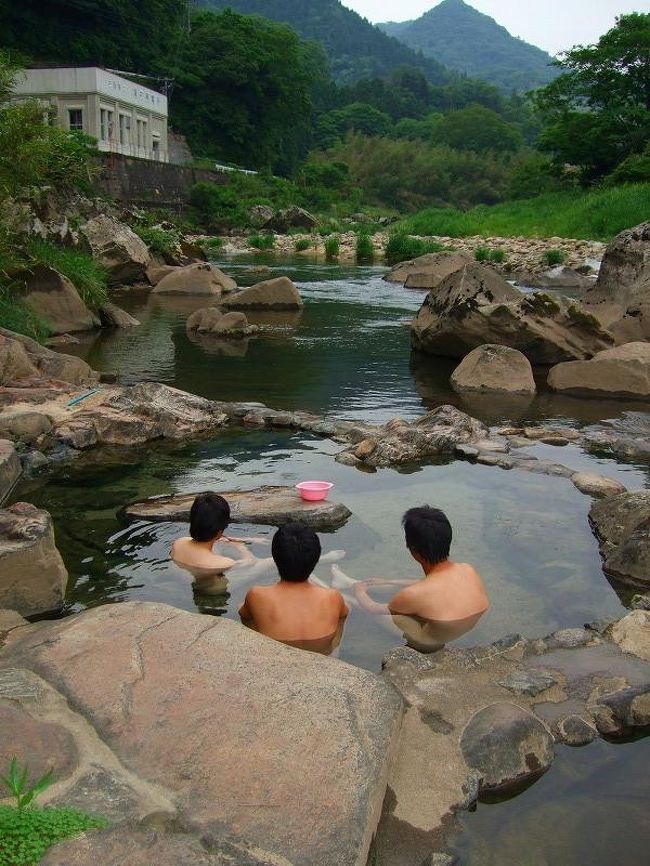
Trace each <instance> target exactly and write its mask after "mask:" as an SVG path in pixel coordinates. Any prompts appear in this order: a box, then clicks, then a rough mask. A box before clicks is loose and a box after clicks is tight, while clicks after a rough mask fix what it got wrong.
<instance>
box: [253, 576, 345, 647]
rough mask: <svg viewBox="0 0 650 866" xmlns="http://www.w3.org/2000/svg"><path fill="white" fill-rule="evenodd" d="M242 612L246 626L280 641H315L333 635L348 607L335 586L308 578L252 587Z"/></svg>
mask: <svg viewBox="0 0 650 866" xmlns="http://www.w3.org/2000/svg"><path fill="white" fill-rule="evenodd" d="M239 613H240V615H241V617H242V619H243V620H244V622H245V623H246V624H247V625H250V626H252V627H253V628H255V629H256V631H259V632H260V633H261V634H264V635H266V636H267V637H271V638H274V639H275V640H279V641H288V642H295V641H312V640H318V639H321V638H326V637H330V636H332V635H334V634H335V633H336V632H337V630H338V628H339V624H340V621H341V619H343V618H345V617H346V616H347V615H348V613H349V609H348V607H347V605H346V603H345V601H344V600H343V596H342V595H341V594H340V593H339V592H337V591H336V590H334V589H326V588H323V587H320V586H315V585H314V584H313V583H310V582H309V581H304V582H301V583H290V582H288V581H282V580H281V581H279V582H278V583H276V584H274V585H273V586H255V587H253V588H252V589H251V590H249V592H248V594H247V596H246V601H245V602H244V604H243V606H242V608H241V610H240V612H239Z"/></svg>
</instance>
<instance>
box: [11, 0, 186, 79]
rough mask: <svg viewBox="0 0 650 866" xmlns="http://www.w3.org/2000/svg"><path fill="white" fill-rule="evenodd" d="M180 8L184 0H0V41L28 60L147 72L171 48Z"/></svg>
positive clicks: (182, 9) (181, 15)
mask: <svg viewBox="0 0 650 866" xmlns="http://www.w3.org/2000/svg"><path fill="white" fill-rule="evenodd" d="M186 9H187V3H186V2H185V0H20V2H18V3H17V2H15V0H0V34H1V35H0V40H1V42H2V44H3V45H4V47H6V48H13V49H17V50H19V51H21V52H22V53H23V54H25V55H26V56H27V57H29V58H30V59H38V60H43V61H54V62H58V63H90V64H97V65H102V66H111V67H115V68H117V69H128V70H130V71H132V72H145V73H149V72H152V70H153V69H155V68H160V66H161V65H164V60H165V58H167V57H170V56H173V55H174V53H175V52H176V50H177V48H178V45H179V41H180V39H181V36H182V29H181V23H182V21H183V20H184V16H185V15H186ZM161 62H162V63H161Z"/></svg>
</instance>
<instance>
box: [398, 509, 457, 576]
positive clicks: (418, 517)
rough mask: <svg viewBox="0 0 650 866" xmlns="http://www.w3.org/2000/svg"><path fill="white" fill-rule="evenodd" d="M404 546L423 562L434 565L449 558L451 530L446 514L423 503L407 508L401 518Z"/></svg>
mask: <svg viewBox="0 0 650 866" xmlns="http://www.w3.org/2000/svg"><path fill="white" fill-rule="evenodd" d="M402 525H403V527H404V535H405V536H406V546H407V547H408V549H409V550H410V551H411V553H417V554H418V556H420V557H421V558H422V559H423V560H424V561H425V562H428V563H430V564H431V565H436V563H438V562H444V561H445V559H448V558H449V550H450V548H451V539H452V530H451V523H450V522H449V520H448V519H447V515H446V514H445V513H444V512H443V511H441V510H440V509H439V508H431V506H429V505H423V506H421V507H420V508H409V510H408V511H407V512H406V514H405V515H404V517H403V518H402Z"/></svg>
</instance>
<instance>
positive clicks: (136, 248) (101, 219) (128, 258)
mask: <svg viewBox="0 0 650 866" xmlns="http://www.w3.org/2000/svg"><path fill="white" fill-rule="evenodd" d="M81 232H82V234H83V235H84V237H85V239H86V241H87V242H88V245H89V247H90V250H91V252H92V255H93V258H95V259H97V260H98V261H99V262H101V264H102V265H103V266H104V267H105V268H106V270H107V271H108V279H109V282H110V284H111V285H112V286H119V285H131V284H132V283H136V282H138V281H139V280H144V278H145V274H146V270H147V268H148V267H149V264H150V262H151V255H150V253H149V250H148V248H147V245H146V244H145V243H144V241H142V240H141V239H140V238H139V237H138V235H136V233H135V232H134V231H133V230H132V229H130V228H129V226H127V225H125V224H124V223H121V222H118V220H116V219H114V218H113V217H111V216H106V215H105V214H102V215H100V216H96V217H94V218H93V219H91V220H89V221H88V222H87V223H86V225H84V226H82V227H81Z"/></svg>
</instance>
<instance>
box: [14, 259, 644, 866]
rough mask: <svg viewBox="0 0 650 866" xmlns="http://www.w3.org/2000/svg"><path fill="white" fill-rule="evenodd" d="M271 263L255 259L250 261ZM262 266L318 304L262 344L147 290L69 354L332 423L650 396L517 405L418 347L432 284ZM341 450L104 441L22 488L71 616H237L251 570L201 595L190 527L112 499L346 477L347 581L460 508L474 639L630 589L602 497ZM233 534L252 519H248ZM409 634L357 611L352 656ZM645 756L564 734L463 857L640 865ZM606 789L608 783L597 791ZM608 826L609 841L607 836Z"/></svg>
mask: <svg viewBox="0 0 650 866" xmlns="http://www.w3.org/2000/svg"><path fill="white" fill-rule="evenodd" d="M264 261H265V260H264V258H260V257H257V258H256V259H255V260H254V264H255V265H259V264H260V262H262V263H263V262H264ZM266 262H267V263H268V264H269V266H270V267H271V274H273V275H275V274H276V272H277V274H279V273H283V274H287V275H289V276H290V277H292V278H293V279H294V280H295V281H296V282H297V283H298V285H299V287H300V290H301V293H302V295H303V297H304V298H305V302H306V306H305V309H304V311H303V312H302V313H301V314H295V315H294V314H272V315H261V314H260V315H258V316H251V319H252V320H253V321H259V322H260V323H262V324H266V325H267V326H268V327H269V331H268V332H265V333H264V335H263V336H261V337H259V338H257V339H253V340H250V341H248V342H246V343H243V344H235V343H232V342H228V341H221V342H218V341H215V340H214V339H211V340H206V339H203V340H201V341H200V343H195V342H192V341H191V340H190V339H189V338H188V335H187V333H186V330H185V320H186V318H187V316H188V315H189V313H190V312H191V311H192V310H194V309H197V308H198V307H199V306H205V300H202V301H197V300H196V299H192V300H188V299H174V298H163V297H156V296H149V297H147V296H137V295H135V296H130V297H124V298H122V299H120V300H119V301H118V302H119V303H120V304H121V305H122V306H124V307H125V308H126V309H127V310H128V311H129V312H130V313H131V314H132V315H134V316H136V318H138V319H139V320H140V321H141V323H142V324H141V327H140V328H137V329H133V330H127V331H115V332H112V333H108V332H104V333H103V334H102V335H100V336H98V337H95V338H93V339H90V340H89V341H88V342H86V343H83V344H81V345H79V346H73V347H70V351H74V352H75V353H77V354H81V355H83V357H85V358H86V360H88V362H89V363H90V364H91V365H92V366H93V367H95V368H96V369H98V370H111V371H116V372H118V374H119V376H120V381H121V382H122V383H123V384H131V383H135V382H138V381H143V380H154V381H160V382H164V383H167V384H169V385H173V386H176V387H178V388H181V389H184V390H186V391H190V392H193V393H196V394H200V395H202V396H205V397H209V398H214V399H220V400H241V401H244V400H249V401H260V402H264V403H266V404H267V405H269V406H271V407H273V408H278V409H306V410H311V411H314V412H318V413H322V414H325V415H328V416H330V417H333V418H334V417H336V418H356V419H363V420H366V421H372V422H384V421H386V420H388V419H390V418H392V417H395V416H401V417H403V418H406V419H413V418H415V417H418V416H419V415H421V414H422V413H423V412H424V411H426V410H427V409H429V408H433V407H435V406H437V405H439V404H441V403H444V402H451V403H454V404H456V405H458V406H459V407H460V408H462V409H464V410H465V411H468V412H470V413H472V414H474V415H476V416H478V417H480V418H482V419H483V420H485V421H486V422H488V423H491V424H493V423H497V422H499V421H504V422H510V421H516V422H521V421H524V422H535V423H537V422H553V423H555V424H557V423H559V424H561V425H567V426H570V427H576V428H579V427H582V426H585V425H588V424H592V423H596V422H598V421H601V420H603V419H610V418H618V417H621V416H622V414H623V413H624V412H626V411H628V410H636V411H642V410H643V406H639V405H634V404H630V403H620V402H607V401H594V400H590V401H586V400H579V399H571V398H560V397H557V396H554V395H552V394H549V393H548V392H546V391H543V390H542V391H541V392H540V394H539V395H538V397H536V398H535V399H534V400H532V401H524V402H522V401H521V400H519V401H515V402H513V401H511V400H503V399H499V398H496V397H495V398H493V397H491V398H489V400H486V399H484V398H483V399H474V400H472V399H462V398H460V397H458V396H457V395H454V394H453V393H452V392H450V390H449V387H448V378H449V375H450V373H451V371H452V370H453V368H454V366H455V363H454V362H453V361H447V360H444V359H434V358H411V357H410V349H409V333H408V328H407V327H406V323H407V322H408V320H409V319H410V318H412V316H413V314H414V313H415V312H416V311H417V309H418V308H419V306H420V304H421V302H422V300H423V297H424V293H422V292H418V291H411V290H408V289H404V288H402V287H401V286H396V285H393V284H390V283H386V282H384V281H383V280H382V279H381V275H382V273H383V272H384V269H378V268H372V267H339V266H335V265H322V264H315V263H311V262H310V261H309V260H308V259H303V258H302V257H301V258H300V260H296V261H283V262H281V263H275V261H274V260H273V258H272V257H269V258H268V259H266ZM252 263H253V262H252V261H250V260H246V259H244V258H238V259H236V260H229V261H227V262H224V263H221V265H222V267H223V268H224V269H225V270H226V271H227V272H229V273H231V274H232V275H233V276H234V277H235V278H236V279H237V280H238V282H239V283H240V284H242V285H246V284H251V283H253V282H257V281H258V280H259V279H261V278H266V275H264V276H262V277H261V276H260V275H259V274H258V273H257V274H253V273H251V272H250V266H251V264H252ZM218 264H219V263H218ZM338 450H340V448H339V446H337V445H336V444H335V443H332V442H330V441H327V440H321V439H318V438H316V437H313V436H310V435H306V434H304V433H290V432H283V431H269V430H263V431H259V430H254V431H238V430H232V429H229V430H227V431H225V432H223V433H221V434H220V435H219V436H217V437H215V438H213V439H211V440H207V441H200V442H192V443H189V444H185V445H182V446H171V445H169V444H167V445H154V446H147V447H146V448H143V449H134V450H132V451H125V450H124V449H119V450H115V451H113V452H110V451H105V452H102V453H98V452H97V453H95V452H91V453H89V454H87V455H84V456H83V457H82V458H80V459H79V460H77V461H76V462H75V463H73V464H70V465H63V466H61V467H60V468H59V469H58V470H57V471H56V472H55V473H54V474H53V475H51V476H48V477H47V478H46V479H34V480H32V481H28V482H24V483H23V484H22V485H21V487H20V488H19V489H18V491H17V493H16V496H15V497H14V498H16V499H27V500H28V501H30V502H33V503H34V504H35V505H38V506H40V507H43V508H46V509H48V510H49V511H50V512H51V514H52V516H53V519H54V523H55V530H56V536H57V542H58V546H59V548H60V550H61V553H62V555H63V558H64V560H65V562H66V565H67V568H68V570H69V572H70V575H71V579H70V585H69V593H68V598H67V610H68V611H76V610H81V609H83V608H86V607H90V606H94V605H98V604H104V603H106V602H119V601H125V600H136V599H140V600H150V601H158V602H166V603H168V604H173V605H176V606H178V607H181V608H185V609H187V610H192V611H194V610H197V609H198V610H201V611H203V612H205V613H212V614H217V615H224V616H228V617H231V618H236V612H237V608H238V606H239V604H240V603H241V601H242V600H243V597H244V595H245V593H246V591H247V589H248V586H249V585H248V584H247V583H246V582H243V583H240V584H232V585H231V586H230V587H229V593H228V594H224V595H223V596H218V597H207V598H200V597H196V596H195V595H194V594H193V590H192V587H191V583H190V580H189V578H188V577H187V576H186V575H185V574H184V573H183V572H182V571H180V570H179V569H177V568H176V567H175V566H174V565H173V564H172V563H170V561H169V558H168V552H169V547H170V544H171V542H172V541H173V539H174V538H175V537H177V536H178V535H179V534H181V533H183V532H185V531H186V527H184V526H183V525H180V524H171V523H170V524H145V523H135V524H132V525H130V526H125V525H123V524H122V523H121V522H120V521H119V519H118V517H117V512H118V510H119V509H120V508H121V507H122V506H123V505H125V504H126V503H127V502H130V501H132V500H135V499H141V498H144V497H147V496H153V495H158V494H168V493H174V492H186V491H198V490H207V489H217V490H219V489H222V490H227V489H229V488H235V487H242V488H246V487H254V486H258V485H261V484H295V483H297V482H298V481H300V480H304V479H306V478H323V479H327V480H331V481H333V482H334V483H335V484H336V489H335V492H334V495H335V498H336V499H340V500H341V501H342V502H344V503H345V504H346V505H347V506H348V507H349V508H350V510H351V511H352V513H353V517H352V518H351V519H350V521H349V522H348V524H347V525H346V526H345V527H343V528H342V529H340V530H338V531H337V532H336V533H334V534H330V535H323V536H322V540H323V549H324V551H326V552H327V551H333V550H344V551H345V559H344V560H343V561H342V562H341V563H340V564H341V566H342V568H343V569H344V571H347V572H348V573H349V574H350V575H352V576H354V577H367V576H371V575H372V576H376V575H382V576H384V575H385V576H388V577H403V576H409V575H415V574H416V571H415V569H414V564H413V563H412V561H411V560H410V557H409V556H408V554H407V552H406V551H405V549H404V543H403V537H402V532H401V527H400V518H401V515H402V513H403V512H404V511H405V510H406V508H408V507H410V506H412V505H421V504H424V503H429V504H432V505H437V506H439V507H442V508H443V509H444V510H445V511H447V513H448V514H449V516H450V519H451V521H452V524H453V526H454V531H455V542H454V547H453V551H452V555H453V557H454V558H456V559H461V560H466V561H469V562H472V563H473V564H475V565H476V567H477V568H478V569H479V570H480V571H481V573H482V575H483V577H484V579H485V582H486V584H487V587H488V591H489V593H490V596H491V599H492V609H491V611H490V613H489V614H488V615H487V616H486V617H484V619H483V620H482V621H481V622H480V624H479V626H478V627H477V628H476V629H475V630H474V632H472V633H471V634H469V635H466V636H465V637H464V638H463V640H462V643H464V644H465V645H474V644H477V643H484V642H488V641H491V640H495V639H497V638H499V637H502V636H503V635H504V634H507V633H512V632H520V633H521V634H523V635H525V636H529V637H532V636H543V635H546V634H548V633H550V632H552V631H554V630H556V629H558V628H562V627H569V626H578V625H582V624H583V623H586V622H589V621H590V620H593V619H595V618H599V617H603V616H608V615H613V616H616V615H622V614H623V613H624V611H625V607H624V603H625V602H626V601H627V600H628V597H629V594H628V593H625V592H623V591H621V590H619V592H617V591H616V589H615V588H614V587H612V586H611V585H610V584H609V583H608V581H607V580H606V579H605V577H604V576H603V573H602V570H601V566H600V557H599V554H598V547H597V544H596V541H595V539H594V538H593V536H592V534H591V532H590V530H589V526H588V522H587V515H588V511H589V507H590V499H589V498H588V497H586V496H583V495H582V494H581V493H579V492H578V491H577V490H576V489H575V488H574V487H573V485H572V484H571V483H570V482H569V481H567V480H565V479H560V478H553V477H547V476H544V475H532V474H528V473H525V472H519V471H509V472H505V471H502V470H500V469H496V468H492V467H485V466H475V465H470V464H469V463H464V462H460V461H437V462H434V463H432V464H429V465H418V466H411V467H402V468H400V469H399V470H394V469H386V470H380V471H379V472H377V473H375V474H368V473H362V472H359V471H357V470H355V469H352V468H349V467H344V466H341V465H339V464H338V463H335V462H334V459H333V455H334V454H336V453H337V451H338ZM529 450H530V452H531V453H533V454H535V455H537V456H545V457H551V458H552V459H554V460H557V461H559V462H561V463H564V464H566V465H568V466H570V467H574V468H576V469H578V468H580V469H587V468H588V469H593V470H594V471H598V472H602V473H604V474H606V475H610V476H611V477H614V478H619V479H620V480H621V481H622V482H623V483H624V484H625V485H626V486H627V487H629V488H639V487H644V486H648V484H649V477H650V475H649V472H648V469H649V467H648V466H647V464H646V465H643V464H635V463H633V462H631V463H619V462H617V461H615V460H613V459H611V458H608V457H607V456H603V455H600V456H596V455H593V454H589V453H586V452H585V451H583V450H582V448H581V447H579V446H577V445H569V446H567V447H565V448H561V449H558V448H553V447H551V446H544V445H531V446H530V449H529ZM231 529H232V531H233V534H246V533H248V534H251V528H250V527H237V526H235V527H232V528H231ZM272 532H273V530H272V528H270V527H255V528H254V529H253V534H255V535H260V536H265V537H266V538H267V540H268V539H270V537H271V535H272ZM253 552H255V553H256V554H259V555H260V556H268V555H269V554H268V547H267V546H266V545H263V544H259V545H253ZM328 568H329V566H328V565H322V566H320V567H319V569H318V570H317V572H316V573H317V574H321V575H323V576H325V575H326V570H327V569H328ZM271 579H273V576H272V574H271V573H269V574H268V580H269V581H270V580H271ZM401 643H403V640H402V637H401V635H400V634H399V633H396V632H395V633H394V632H392V631H390V630H389V629H388V628H383V627H381V626H379V625H378V623H377V619H376V618H372V617H369V616H367V615H365V614H362V613H360V612H357V611H353V613H352V616H351V618H350V621H349V622H348V624H347V627H346V632H345V635H344V638H343V642H342V645H341V648H340V652H339V656H340V658H342V659H343V660H345V661H348V662H351V663H353V664H357V665H360V666H363V667H367V668H369V669H371V670H379V668H380V661H381V657H382V655H383V654H384V653H385V652H386V651H387V650H388V649H390V648H391V647H393V646H396V645H399V644H401ZM565 753H566V754H565ZM592 759H593V760H592ZM647 759H648V743H647V741H642V742H638V743H635V744H631V745H626V746H612V745H610V744H607V743H603V742H600V743H595V744H593V745H591V746H589V747H588V748H587V749H583V750H580V751H576V750H569V749H567V748H564V749H563V750H562V755H561V756H560V757H559V758H558V761H557V762H556V764H557V766H556V767H554V768H553V770H552V772H551V773H549V774H548V775H547V776H546V777H544V778H543V779H542V780H541V781H540V782H538V783H537V784H536V785H534V786H533V788H531V789H529V790H528V791H527V792H525V793H524V794H523V795H521V796H520V797H519V798H517V799H516V800H512V801H509V802H508V803H506V804H500V805H496V806H495V805H491V806H484V805H482V806H480V807H479V811H478V813H477V814H476V815H469V816H467V817H466V818H465V819H464V821H463V825H464V832H463V833H461V834H460V836H459V838H458V840H457V842H458V849H459V851H461V852H462V855H463V857H462V862H463V864H467V866H470V864H471V866H479V864H480V866H491V864H494V866H497V864H498V866H502V864H503V866H505V864H513V866H514V864H518V866H523V864H530V866H538V864H539V866H541V864H551V863H553V864H556V863H562V866H584V864H586V863H590V864H600V863H603V864H605V862H607V863H610V862H612V861H614V862H617V863H618V864H620V866H627V864H630V866H631V864H632V863H640V862H642V856H643V852H644V851H645V853H647V848H644V845H647V841H648V824H647V817H646V818H645V819H644V818H643V816H642V814H641V813H642V812H643V809H642V808H641V807H640V806H639V798H640V797H641V796H642V790H641V789H642V788H643V787H644V786H645V785H647V782H646V777H647ZM644 762H645V768H646V769H645V770H644V769H643V764H644ZM602 791H606V792H608V794H609V793H610V792H615V796H614V794H613V793H612V796H611V797H609V796H608V798H606V799H604V800H601V799H600V797H599V795H600V792H602ZM646 793H647V792H646ZM596 803H597V805H596ZM607 804H609V805H607ZM645 813H646V815H647V807H646V809H645ZM628 826H629V838H628V837H627V835H626V839H625V844H624V845H623V844H622V843H620V844H619V845H617V846H615V847H608V845H607V842H606V839H607V838H608V833H609V834H610V837H611V838H614V837H616V838H620V834H621V833H623V832H625V833H626V834H627V830H625V831H624V829H623V828H624V827H628ZM560 827H561V833H560V831H559V828H560ZM594 828H595V829H594ZM596 830H597V833H596ZM531 839H534V840H535V845H534V846H531V845H530V840H531ZM596 839H601V840H602V841H601V843H600V844H597V845H596V844H595V841H594V840H596ZM522 840H524V841H523V842H522ZM526 840H527V841H526ZM558 840H562V842H561V844H560V841H558ZM524 843H525V844H524ZM533 850H534V856H533V854H532V853H531V851H533ZM604 851H609V852H610V854H609V856H605V854H604V853H603V852H604ZM526 852H527V853H526Z"/></svg>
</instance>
